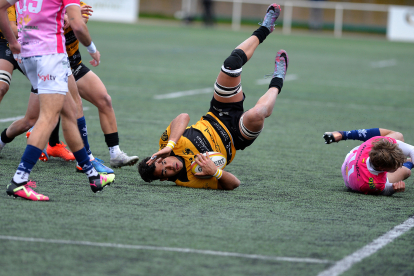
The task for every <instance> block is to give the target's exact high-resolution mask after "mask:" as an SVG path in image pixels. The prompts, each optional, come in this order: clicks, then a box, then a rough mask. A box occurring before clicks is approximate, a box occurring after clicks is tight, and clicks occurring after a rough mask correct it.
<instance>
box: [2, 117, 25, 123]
mask: <svg viewBox="0 0 414 276" xmlns="http://www.w3.org/2000/svg"><path fill="white" fill-rule="evenodd" d="M23 117H24V116H17V117H10V118H4V119H0V123H5V122H14V121H16V120H19V119H21V118H23Z"/></svg>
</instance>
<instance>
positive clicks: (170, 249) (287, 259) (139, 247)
mask: <svg viewBox="0 0 414 276" xmlns="http://www.w3.org/2000/svg"><path fill="white" fill-rule="evenodd" d="M0 239H1V240H7V241H22V242H39V243H53V244H68V245H84V246H96V247H111V248H123V249H136V250H158V251H168V252H179V253H196V254H203V255H213V256H224V257H239V258H246V259H258V260H269V261H285V262H298V263H316V264H320V263H322V264H324V263H332V261H329V260H319V259H312V258H290V257H274V256H265V255H255V254H253V255H251V254H240V253H233V252H221V251H212V250H197V249H191V248H177V247H162V246H146V245H128V244H118V243H98V242H88V241H71V240H51V239H41V238H25V237H13V236H1V235H0Z"/></svg>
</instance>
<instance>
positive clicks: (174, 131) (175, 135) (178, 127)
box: [147, 113, 190, 166]
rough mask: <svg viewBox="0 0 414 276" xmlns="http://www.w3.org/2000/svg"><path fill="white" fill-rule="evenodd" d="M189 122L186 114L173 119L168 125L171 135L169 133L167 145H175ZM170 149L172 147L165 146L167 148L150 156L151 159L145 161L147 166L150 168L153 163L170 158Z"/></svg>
mask: <svg viewBox="0 0 414 276" xmlns="http://www.w3.org/2000/svg"><path fill="white" fill-rule="evenodd" d="M189 122H190V116H189V115H188V114H187V113H181V114H180V115H178V116H177V117H175V119H174V120H172V121H171V124H170V129H171V133H170V140H169V143H172V144H174V145H175V144H176V143H177V142H178V140H179V139H180V137H181V136H182V135H183V133H184V131H185V129H186V128H187V126H188V123H189ZM172 149H173V146H172V147H168V145H167V147H165V148H163V149H162V150H160V151H157V152H156V153H154V154H153V155H152V156H151V158H150V159H149V160H148V161H147V164H148V165H149V166H150V165H151V164H153V163H154V162H155V161H157V160H159V159H164V158H165V157H168V156H170V154H171V151H172Z"/></svg>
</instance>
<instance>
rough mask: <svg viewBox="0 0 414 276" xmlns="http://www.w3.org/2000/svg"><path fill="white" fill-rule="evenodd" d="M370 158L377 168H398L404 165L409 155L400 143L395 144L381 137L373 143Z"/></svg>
mask: <svg viewBox="0 0 414 276" xmlns="http://www.w3.org/2000/svg"><path fill="white" fill-rule="evenodd" d="M372 144H373V147H372V149H371V152H370V153H369V158H370V161H371V164H372V165H373V166H374V168H376V169H387V170H396V169H398V168H400V167H401V166H402V164H403V163H404V162H405V161H406V159H407V157H406V156H405V155H404V153H403V152H402V150H401V149H400V148H399V147H398V144H394V143H392V142H391V141H389V140H388V139H384V138H379V139H376V140H375V141H374V142H373V143H372Z"/></svg>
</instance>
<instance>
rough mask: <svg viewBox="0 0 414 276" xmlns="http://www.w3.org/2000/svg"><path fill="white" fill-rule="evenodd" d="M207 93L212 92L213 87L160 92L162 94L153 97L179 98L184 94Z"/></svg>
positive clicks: (158, 98)
mask: <svg viewBox="0 0 414 276" xmlns="http://www.w3.org/2000/svg"><path fill="white" fill-rule="evenodd" d="M207 93H211V94H213V87H209V88H201V89H193V90H187V91H179V92H173V93H168V94H162V95H155V96H154V99H156V100H163V99H173V98H179V97H184V96H191V95H199V94H207Z"/></svg>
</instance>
